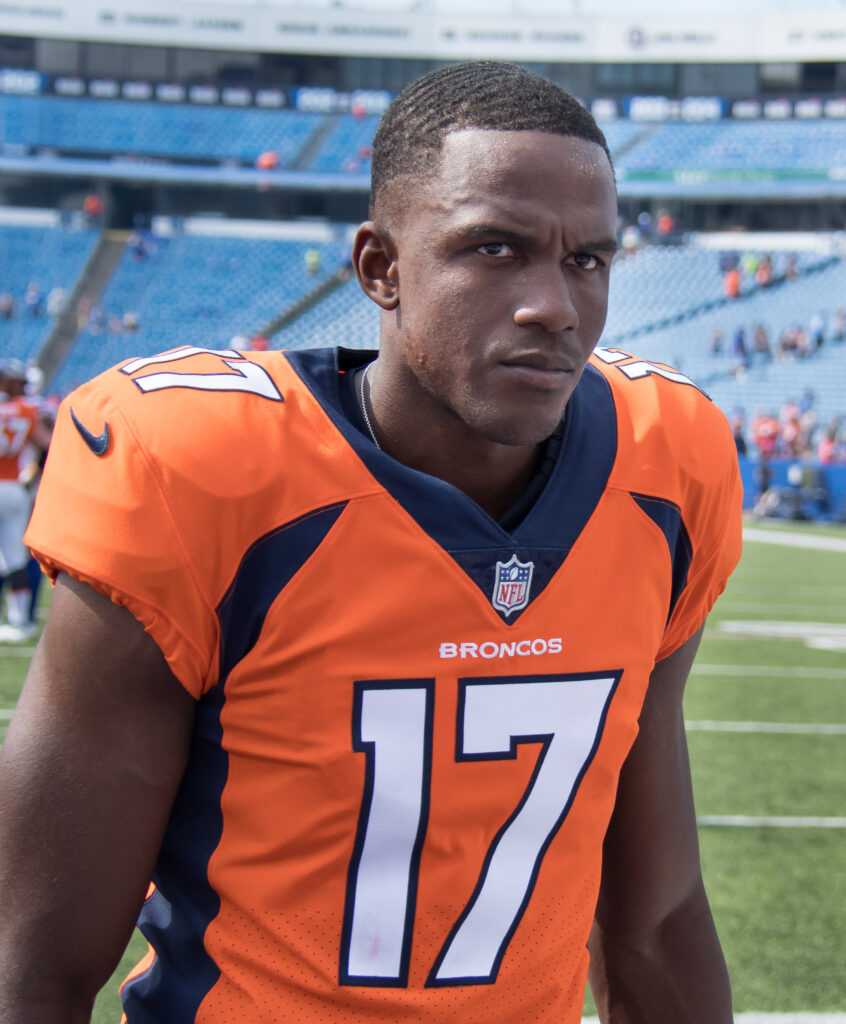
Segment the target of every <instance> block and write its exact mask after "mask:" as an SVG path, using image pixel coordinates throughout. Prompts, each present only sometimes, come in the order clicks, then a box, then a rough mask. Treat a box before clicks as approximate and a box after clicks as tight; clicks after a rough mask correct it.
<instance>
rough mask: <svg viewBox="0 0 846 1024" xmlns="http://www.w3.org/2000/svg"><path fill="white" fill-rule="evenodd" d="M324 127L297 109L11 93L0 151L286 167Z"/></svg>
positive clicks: (2, 114)
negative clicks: (264, 160) (273, 159)
mask: <svg viewBox="0 0 846 1024" xmlns="http://www.w3.org/2000/svg"><path fill="white" fill-rule="evenodd" d="M322 121H323V116H322V115H320V114H309V113H304V112H301V111H296V110H256V109H248V110H242V109H238V108H227V107H202V106H197V105H188V104H174V105H172V106H171V105H169V104H165V103H146V102H141V101H133V100H99V99H91V98H88V97H85V98H75V99H71V98H65V97H57V96H14V95H12V96H4V97H3V103H2V105H0V146H2V147H5V148H9V147H25V148H28V149H50V150H56V151H59V152H64V153H75V154H80V153H91V154H100V153H108V154H135V155H139V156H148V157H155V156H158V157H168V158H170V159H177V158H178V159H180V160H191V159H195V160H239V161H244V162H246V163H253V162H254V161H255V160H256V159H257V158H258V157H259V156H260V155H261V154H262V153H265V152H269V151H270V152H274V153H276V154H277V155H278V158H279V165H280V166H281V167H289V166H293V165H294V164H295V163H296V159H297V156H298V154H299V152H300V150H301V149H302V148H303V146H304V145H305V144H306V142H307V141H308V139H309V137H310V136H311V134H312V133H313V132H314V131H315V129H316V128H317V127H318V125H320V124H321V123H322Z"/></svg>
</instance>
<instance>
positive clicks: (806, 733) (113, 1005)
mask: <svg viewBox="0 0 846 1024" xmlns="http://www.w3.org/2000/svg"><path fill="white" fill-rule="evenodd" d="M753 525H754V528H755V529H756V530H762V529H763V530H767V529H777V531H778V532H783V531H786V530H789V531H791V533H792V534H793V535H794V536H796V538H797V539H801V537H803V536H808V535H810V536H812V537H815V538H818V539H821V540H823V541H825V539H826V538H831V539H832V540H833V542H834V544H835V545H836V548H835V549H834V550H827V549H825V548H803V547H796V546H786V545H783V544H775V543H765V542H762V541H759V540H755V541H748V542H747V543H746V545H745V550H744V555H743V559H742V562H741V565H740V568H739V569H738V570H737V572H736V573H735V575H734V577H733V578H732V580H731V581H730V583H729V586H728V589H727V590H726V593H725V594H724V595H723V597H722V598H721V600H720V602H719V603H718V605H717V607H716V609H715V610H714V612H713V614H712V615H711V618H710V620H709V623H708V627H707V630H706V633H705V638H704V640H703V643H702V647H701V650H700V653H699V657H698V659H697V662H696V665H695V666H694V670H693V674H692V675H691V679H690V682H689V684H688V692H687V698H686V701H685V716H686V718H687V721H688V729H689V743H690V754H691V762H692V767H693V778H694V786H695V789H696V806H697V813H698V814H699V816H700V820H701V821H702V825H701V829H700V838H701V844H702V857H703V869H704V873H705V881H706V884H707V886H708V891H709V895H710V897H711V903H712V906H713V908H714V916H715V918H716V921H717V927H718V929H719V932H720V935H721V938H722V942H723V946H724V949H725V952H726V957H727V959H728V962H729V969H730V971H731V974H732V982H733V989H734V1002H735V1009H736V1011H738V1012H743V1011H765V1012H774V1013H787V1012H790V1011H799V1010H807V1011H818V1012H827V1013H834V1012H846V979H844V967H843V963H844V956H843V946H844V942H846V817H844V816H846V799H844V796H845V795H846V794H844V790H845V789H846V785H844V780H846V531H845V530H842V529H837V528H829V527H792V526H790V525H785V524H777V527H776V524H769V525H767V524H761V523H755V524H753ZM30 654H31V646H29V647H27V648H24V649H15V648H7V649H5V650H4V649H2V648H0V713H4V714H5V715H6V717H4V718H0V734H2V733H4V732H5V727H6V722H7V717H8V712H9V710H10V709H11V708H12V707H13V706H14V702H15V698H16V695H17V692H18V690H19V688H20V685H21V682H22V681H23V677H24V674H25V672H26V667H27V665H28V663H29V656H30ZM3 709H5V712H4V711H3ZM144 948H145V947H144V944H143V942H141V941H140V937H139V936H136V938H135V939H133V942H132V944H131V946H130V949H129V951H128V955H127V957H126V958H125V960H124V963H123V964H122V965H121V967H120V968H119V970H118V972H116V976H115V979H117V978H118V976H120V977H122V976H123V975H124V974H125V973H126V970H127V969H128V967H129V965H130V963H131V962H133V961H134V960H137V959H138V958H140V956H141V955H142V954H143V952H144ZM588 1009H589V1010H590V1009H591V1007H590V1002H589V1001H588ZM119 1017H120V1009H119V1000H118V997H117V980H115V981H113V983H112V984H111V985H110V986H109V987H108V988H107V989H106V990H105V991H104V992H103V994H102V995H101V997H100V999H99V1000H98V1003H97V1007H96V1009H95V1013H94V1017H93V1020H94V1022H95V1024H115V1022H117V1021H118V1020H119Z"/></svg>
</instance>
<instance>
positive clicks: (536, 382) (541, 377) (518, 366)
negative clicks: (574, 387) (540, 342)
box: [500, 352, 575, 389]
mask: <svg viewBox="0 0 846 1024" xmlns="http://www.w3.org/2000/svg"><path fill="white" fill-rule="evenodd" d="M500 365H501V366H502V367H503V368H504V369H505V370H506V372H507V373H508V374H509V375H510V376H513V377H514V378H515V379H517V380H520V381H522V382H523V383H525V384H528V385H531V386H532V387H537V388H545V389H546V388H548V389H553V388H558V387H560V386H561V384H562V382H563V381H564V380H565V379H566V378H567V377H569V376H571V375H572V374H573V373H574V372H575V370H574V369H573V367H572V365H571V364H570V363H569V362H568V361H567V360H566V358H564V357H559V356H554V355H547V354H546V353H540V352H526V353H522V354H520V355H516V356H509V357H508V358H507V359H503V360H502V361H501V363H500Z"/></svg>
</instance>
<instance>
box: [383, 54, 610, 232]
mask: <svg viewBox="0 0 846 1024" xmlns="http://www.w3.org/2000/svg"><path fill="white" fill-rule="evenodd" d="M464 128H485V129H491V130H495V131H539V132H548V133H550V134H552V135H568V136H575V137H576V138H579V139H586V140H587V141H588V142H595V143H596V144H597V145H598V146H601V147H602V149H603V150H604V151H605V155H606V156H607V157H608V160H609V163H611V154H610V152H609V151H608V144H607V142H606V141H605V136H604V135H603V134H602V132H601V130H600V128H599V126H598V125H597V123H596V121H594V119H593V117H592V116H591V115H590V114H589V113H588V111H587V110H585V108H584V107H583V106H582V105H581V103H579V101H578V100H577V99H575V98H574V97H573V96H571V95H570V94H569V93H568V92H565V91H564V89H562V88H561V87H560V86H558V85H554V84H553V83H552V82H550V81H548V80H547V79H545V78H541V77H540V75H536V74H534V73H533V72H531V71H527V70H526V69H525V68H522V67H519V66H518V65H516V64H507V63H503V62H501V61H493V60H480V61H469V62H467V63H464V64H453V65H450V66H448V67H443V68H438V69H437V70H435V71H430V72H428V74H425V75H423V76H422V77H421V78H418V79H417V80H416V81H414V82H412V83H411V84H410V85H407V86H406V87H405V89H403V90H402V92H400V93H399V94H398V95H397V96H396V97H395V98H394V100H393V101H392V102H391V104H390V106H389V107H388V109H387V110H386V111H385V113H384V114H383V115H382V120H381V121H380V122H379V127H378V129H377V131H376V135H375V137H374V139H373V158H372V164H371V183H370V215H371V216H373V215H374V212H375V207H376V203H377V201H378V199H379V197H380V196H381V195H382V194H383V192H384V190H385V187H386V186H387V185H388V184H389V183H390V182H391V181H393V180H394V179H395V178H399V177H423V176H426V175H427V174H431V173H432V171H433V170H434V169H435V168H436V167H437V163H438V159H439V158H440V153H441V147H442V146H443V141H444V138H445V137H446V136H447V135H448V134H449V133H450V132H456V131H461V130H462V129H464ZM612 167H613V163H612Z"/></svg>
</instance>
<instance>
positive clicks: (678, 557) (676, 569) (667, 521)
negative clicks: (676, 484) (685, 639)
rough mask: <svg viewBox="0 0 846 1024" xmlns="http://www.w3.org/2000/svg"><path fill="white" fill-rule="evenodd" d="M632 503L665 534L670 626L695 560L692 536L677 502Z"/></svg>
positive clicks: (639, 497) (642, 499)
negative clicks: (669, 573)
mask: <svg viewBox="0 0 846 1024" xmlns="http://www.w3.org/2000/svg"><path fill="white" fill-rule="evenodd" d="M632 499H633V500H634V502H635V504H636V505H637V506H638V507H639V508H640V509H641V511H643V512H645V513H646V515H648V516H649V518H650V519H651V520H652V522H653V523H655V525H656V526H657V527H658V528H659V529H660V530H661V532H662V533H663V534H664V537H665V539H666V541H667V547H668V548H669V550H670V561H671V563H672V584H671V587H670V609H669V611H668V613H667V622H669V621H670V618H671V616H672V614H673V611H674V610H675V607H676V604H677V603H678V599H679V598H680V597H681V593H682V591H683V590H684V588H685V585H686V584H687V574H688V572H689V570H690V563H691V561H692V560H693V545H692V544H691V543H690V536H689V534H688V532H687V528H686V527H685V525H684V520H683V519H682V514H681V509H680V508H679V506H678V505H676V504H675V502H672V501H668V500H667V499H666V498H656V497H654V496H653V495H649V494H632Z"/></svg>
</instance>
